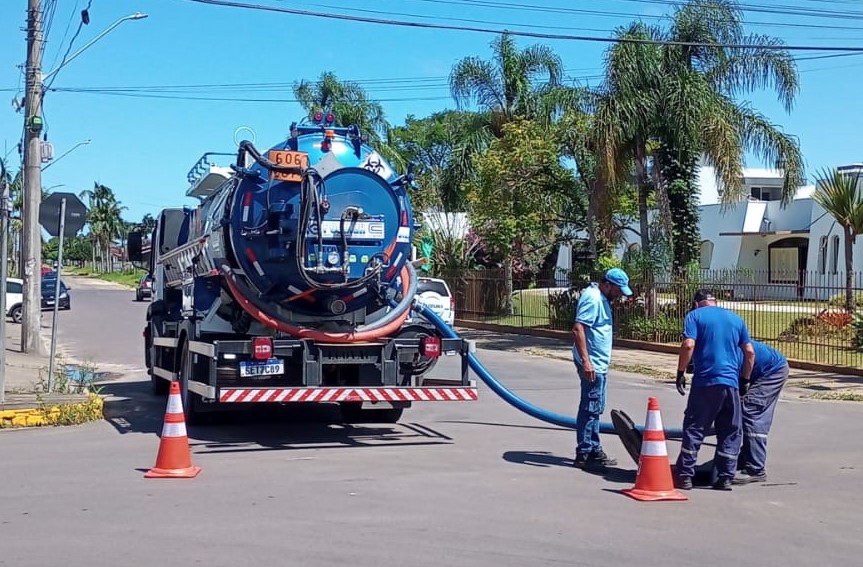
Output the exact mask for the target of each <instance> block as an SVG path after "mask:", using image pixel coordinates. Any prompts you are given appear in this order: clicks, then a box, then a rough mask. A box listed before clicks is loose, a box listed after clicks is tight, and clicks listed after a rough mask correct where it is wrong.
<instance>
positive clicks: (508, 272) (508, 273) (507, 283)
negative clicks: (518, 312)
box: [503, 256, 515, 315]
mask: <svg viewBox="0 0 863 567" xmlns="http://www.w3.org/2000/svg"><path fill="white" fill-rule="evenodd" d="M503 270H504V288H505V289H504V293H505V294H506V297H505V298H504V310H505V313H506V314H507V315H514V314H515V309H514V308H513V305H512V291H513V290H512V287H513V285H512V256H507V257H506V260H504V268H503Z"/></svg>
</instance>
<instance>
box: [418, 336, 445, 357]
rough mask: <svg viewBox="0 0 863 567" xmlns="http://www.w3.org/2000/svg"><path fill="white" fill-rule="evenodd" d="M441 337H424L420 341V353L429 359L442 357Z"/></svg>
mask: <svg viewBox="0 0 863 567" xmlns="http://www.w3.org/2000/svg"><path fill="white" fill-rule="evenodd" d="M440 350H441V349H440V337H423V338H422V340H421V341H420V353H421V354H422V355H423V356H427V357H429V358H437V357H439V356H440Z"/></svg>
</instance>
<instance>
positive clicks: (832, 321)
mask: <svg viewBox="0 0 863 567" xmlns="http://www.w3.org/2000/svg"><path fill="white" fill-rule="evenodd" d="M817 319H818V322H820V323H824V324H826V325H831V326H833V327H836V328H837V329H843V328H845V327H847V326H848V325H850V324H851V321H852V320H853V316H852V315H851V313H848V312H847V311H845V310H836V309H824V310H823V311H821V313H819V314H818V318H817Z"/></svg>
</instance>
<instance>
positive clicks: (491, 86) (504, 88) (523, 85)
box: [449, 33, 568, 138]
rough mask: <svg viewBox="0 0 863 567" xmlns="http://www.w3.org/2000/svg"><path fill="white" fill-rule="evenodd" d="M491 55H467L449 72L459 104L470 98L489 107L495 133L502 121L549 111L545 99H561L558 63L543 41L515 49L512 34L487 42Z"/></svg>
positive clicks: (562, 90) (563, 92) (563, 98)
mask: <svg viewBox="0 0 863 567" xmlns="http://www.w3.org/2000/svg"><path fill="white" fill-rule="evenodd" d="M491 48H492V56H493V60H492V61H486V60H484V59H480V58H479V57H466V58H464V59H462V60H461V61H459V62H458V63H456V65H455V66H454V67H453V69H452V71H451V72H450V78H449V83H450V92H451V93H452V97H453V99H455V101H456V104H457V105H458V106H459V108H464V107H465V106H466V105H468V104H469V103H471V102H475V103H476V105H477V107H478V108H479V109H480V110H482V111H485V112H488V127H489V129H490V131H491V133H492V135H493V136H494V137H495V138H500V137H501V136H502V135H503V125H504V124H507V123H509V122H512V121H513V120H514V119H516V118H527V119H534V118H537V117H540V116H542V115H543V114H546V115H547V114H548V107H549V102H550V101H558V102H565V101H567V99H568V91H567V90H566V89H565V88H561V87H562V85H561V78H562V75H563V64H562V63H561V60H560V57H558V56H557V54H555V53H554V51H552V49H551V48H549V47H547V46H545V45H532V46H530V47H528V48H526V49H523V50H519V49H518V46H517V45H516V43H515V39H514V38H513V37H512V35H511V34H508V33H503V34H501V35H500V36H499V37H497V38H495V39H494V40H493V41H492V42H491Z"/></svg>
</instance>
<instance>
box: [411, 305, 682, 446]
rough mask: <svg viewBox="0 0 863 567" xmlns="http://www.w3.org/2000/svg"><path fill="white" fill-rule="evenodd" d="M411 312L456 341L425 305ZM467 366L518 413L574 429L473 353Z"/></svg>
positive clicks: (674, 433) (606, 425) (608, 426)
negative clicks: (521, 395)
mask: <svg viewBox="0 0 863 567" xmlns="http://www.w3.org/2000/svg"><path fill="white" fill-rule="evenodd" d="M413 310H414V311H416V312H417V313H418V314H419V315H421V316H422V317H424V318H426V319H427V320H428V321H429V322H431V324H432V325H434V327H435V328H436V329H437V330H438V331H440V333H441V334H442V335H443V337H444V338H447V339H457V338H459V336H458V335H457V334H456V332H455V331H453V330H452V329H451V328H450V326H449V325H447V324H446V323H445V322H444V320H443V319H441V318H440V317H438V316H437V314H436V313H435V312H434V311H432V310H431V309H429V308H428V307H427V306H426V305H423V304H422V303H421V302H418V301H415V302H414V306H413ZM467 357H468V364H469V365H470V367H471V369H472V370H473V371H474V372H475V373H476V375H477V376H479V377H480V378H481V379H482V381H483V382H485V384H486V385H487V386H488V387H489V388H491V390H492V391H493V392H494V393H495V394H497V395H498V396H500V397H501V398H503V399H504V401H506V402H507V403H509V404H510V405H511V406H513V407H515V408H516V409H517V410H519V411H523V412H524V413H526V414H528V415H529V416H531V417H534V418H536V419H539V420H540V421H544V422H546V423H551V424H552V425H558V426H560V427H565V428H567V429H575V418H574V417H571V416H567V415H561V414H557V413H554V412H550V411H548V410H545V409H542V408H541V407H538V406H535V405H533V404H531V403H530V402H527V401H525V400H523V399H521V398H519V397H518V396H516V395H515V394H514V393H512V391H510V390H508V389H507V388H506V387H505V386H504V385H503V384H501V383H500V382H498V381H497V379H496V378H495V377H494V376H492V375H491V373H490V372H489V371H488V370H487V369H486V367H485V366H483V365H482V363H481V362H480V361H479V359H478V358H477V357H476V355H474V353H472V352H471V353H468V355H467ZM636 429H638V431H640V432H643V431H644V426H640V425H637V426H636ZM599 432H600V433H612V434H616V433H617V430H616V429H615V428H614V424H613V423H611V422H609V421H602V422H600V423H599ZM665 437H666V439H681V438H682V437H683V430H682V429H680V428H672V429H668V428H666V429H665Z"/></svg>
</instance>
